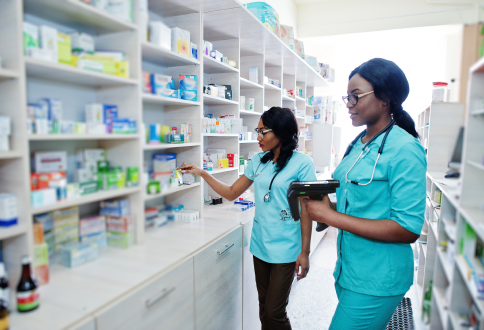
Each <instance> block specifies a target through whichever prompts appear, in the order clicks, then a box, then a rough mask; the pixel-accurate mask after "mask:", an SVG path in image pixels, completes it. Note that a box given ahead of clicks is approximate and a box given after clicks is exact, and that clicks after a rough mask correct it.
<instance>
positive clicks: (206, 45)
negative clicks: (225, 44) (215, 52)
mask: <svg viewBox="0 0 484 330" xmlns="http://www.w3.org/2000/svg"><path fill="white" fill-rule="evenodd" d="M203 46H204V54H205V55H207V56H210V53H211V52H212V49H213V45H212V43H211V42H210V41H206V40H204V41H203Z"/></svg>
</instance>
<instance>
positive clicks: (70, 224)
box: [47, 206, 79, 261]
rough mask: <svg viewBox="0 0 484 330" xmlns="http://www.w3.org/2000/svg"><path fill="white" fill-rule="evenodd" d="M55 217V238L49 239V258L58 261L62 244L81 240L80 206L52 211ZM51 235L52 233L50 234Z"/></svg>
mask: <svg viewBox="0 0 484 330" xmlns="http://www.w3.org/2000/svg"><path fill="white" fill-rule="evenodd" d="M52 214H53V218H54V227H53V236H54V237H53V239H52V238H50V240H48V241H47V244H48V245H49V243H51V244H52V243H54V245H53V246H52V245H49V259H50V260H52V261H57V260H58V259H57V256H58V255H59V252H60V251H61V248H62V245H64V244H68V243H77V242H78V241H79V207H77V206H74V207H70V208H67V209H63V210H58V211H54V212H52ZM49 236H50V235H49Z"/></svg>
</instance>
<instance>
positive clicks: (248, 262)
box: [242, 220, 261, 330]
mask: <svg viewBox="0 0 484 330" xmlns="http://www.w3.org/2000/svg"><path fill="white" fill-rule="evenodd" d="M253 222H254V220H252V221H249V222H247V223H244V225H243V228H244V251H243V256H244V264H243V269H244V275H243V281H244V286H243V297H242V302H243V305H244V308H243V309H242V312H243V326H244V330H253V329H260V328H261V323H260V320H259V297H258V295H257V286H256V284H255V273H254V259H253V256H252V253H250V238H251V236H252V226H253Z"/></svg>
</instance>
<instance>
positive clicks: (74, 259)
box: [60, 243, 98, 268]
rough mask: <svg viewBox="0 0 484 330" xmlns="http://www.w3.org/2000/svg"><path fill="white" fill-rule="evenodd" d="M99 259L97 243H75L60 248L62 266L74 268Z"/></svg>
mask: <svg viewBox="0 0 484 330" xmlns="http://www.w3.org/2000/svg"><path fill="white" fill-rule="evenodd" d="M97 257H98V246H97V244H96V243H80V244H79V243H75V244H66V245H63V246H62V247H61V248H60V260H61V263H62V265H64V266H66V267H69V268H74V267H78V266H80V265H83V264H85V263H88V262H89V261H93V260H96V259H97Z"/></svg>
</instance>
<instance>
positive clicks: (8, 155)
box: [0, 151, 22, 159]
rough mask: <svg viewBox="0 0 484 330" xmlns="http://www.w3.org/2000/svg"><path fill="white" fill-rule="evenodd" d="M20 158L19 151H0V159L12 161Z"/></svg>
mask: <svg viewBox="0 0 484 330" xmlns="http://www.w3.org/2000/svg"><path fill="white" fill-rule="evenodd" d="M20 157H22V153H21V152H19V151H0V159H14V158H20Z"/></svg>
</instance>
